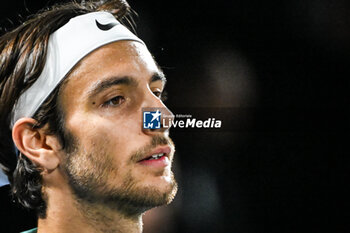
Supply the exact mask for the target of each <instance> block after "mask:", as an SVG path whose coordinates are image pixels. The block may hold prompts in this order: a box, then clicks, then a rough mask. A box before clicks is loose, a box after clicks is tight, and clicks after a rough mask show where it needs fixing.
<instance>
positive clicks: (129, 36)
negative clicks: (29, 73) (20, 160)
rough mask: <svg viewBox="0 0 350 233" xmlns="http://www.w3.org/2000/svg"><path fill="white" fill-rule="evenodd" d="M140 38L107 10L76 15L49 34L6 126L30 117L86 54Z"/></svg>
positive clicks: (139, 40) (138, 40)
mask: <svg viewBox="0 0 350 233" xmlns="http://www.w3.org/2000/svg"><path fill="white" fill-rule="evenodd" d="M121 40H132V41H137V42H140V43H142V44H143V45H144V42H143V41H142V40H141V39H139V38H138V37H137V36H135V35H134V34H133V33H132V32H130V31H129V30H128V29H127V28H126V27H124V26H123V25H122V24H120V22H118V21H117V20H116V19H115V17H114V16H113V15H112V14H110V13H107V12H94V13H88V14H85V15H80V16H77V17H74V18H72V19H70V20H69V22H68V23H67V24H65V25H64V26H62V27H61V28H59V29H58V30H57V31H55V32H54V33H52V34H51V36H50V39H49V43H48V50H47V57H46V64H45V66H44V69H43V71H42V73H41V74H40V76H39V78H38V79H37V80H36V82H35V83H34V84H33V85H32V86H31V87H30V88H29V89H28V90H26V91H25V92H24V93H23V94H22V95H21V96H20V98H19V99H18V101H17V103H16V105H15V106H14V108H13V110H12V119H11V125H10V128H11V129H12V128H13V125H14V124H15V122H16V121H17V120H19V119H20V118H22V117H32V116H33V115H34V114H35V112H36V111H37V110H38V109H39V107H40V106H41V105H42V104H43V102H44V101H45V100H46V98H47V97H48V96H49V95H50V94H51V92H52V91H53V90H54V89H55V88H56V86H57V85H59V84H60V83H61V81H62V80H63V79H64V77H65V76H66V75H67V74H68V73H69V71H70V70H71V69H72V68H73V67H74V66H75V65H76V64H77V63H78V62H79V61H80V60H81V59H82V58H84V57H85V56H86V55H88V54H89V53H91V52H92V51H94V50H95V49H97V48H99V47H101V46H103V45H106V44H108V43H111V42H115V41H121Z"/></svg>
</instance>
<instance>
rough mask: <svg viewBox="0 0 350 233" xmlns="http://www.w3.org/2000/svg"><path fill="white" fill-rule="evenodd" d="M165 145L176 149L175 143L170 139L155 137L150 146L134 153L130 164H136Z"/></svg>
mask: <svg viewBox="0 0 350 233" xmlns="http://www.w3.org/2000/svg"><path fill="white" fill-rule="evenodd" d="M165 145H169V146H171V147H172V148H174V142H173V141H172V140H171V139H170V138H169V137H164V136H161V135H156V136H153V137H152V139H151V142H150V143H149V144H148V145H146V146H144V147H141V148H139V149H138V150H137V151H135V152H134V153H132V155H131V157H130V162H131V163H136V162H138V161H140V160H141V159H143V158H144V156H145V155H146V154H149V153H151V151H152V150H153V149H154V148H156V147H157V146H165Z"/></svg>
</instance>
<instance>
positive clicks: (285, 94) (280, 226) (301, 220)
mask: <svg viewBox="0 0 350 233" xmlns="http://www.w3.org/2000/svg"><path fill="white" fill-rule="evenodd" d="M54 2H55V1H49V3H48V1H31V2H29V1H27V2H26V4H24V1H23V0H16V1H11V3H10V2H7V3H2V5H1V7H0V14H1V18H0V25H1V27H2V29H4V28H8V29H11V28H13V25H18V18H19V17H18V14H20V15H22V16H23V17H24V18H25V16H26V15H29V14H30V13H35V12H36V11H37V10H38V9H40V8H42V7H43V6H45V5H51V4H52V3H54ZM56 2H58V1H56ZM129 3H130V5H131V6H132V7H133V8H134V9H135V10H136V11H137V12H138V14H139V16H138V17H137V18H136V23H137V25H138V27H137V32H138V35H139V36H140V37H141V38H142V39H143V40H144V41H145V42H146V43H147V45H148V47H149V49H150V51H151V52H152V53H153V54H154V56H155V58H156V60H157V61H158V63H159V64H160V66H161V67H162V68H163V69H164V71H165V73H166V74H167V77H168V80H169V82H168V86H167V91H168V94H169V96H168V100H167V105H168V107H169V108H171V109H172V110H173V111H174V113H177V111H180V113H190V112H191V111H199V112H200V116H202V117H204V118H208V117H217V115H218V114H219V113H218V112H220V111H222V112H223V113H222V114H223V115H224V116H222V115H220V116H222V119H224V120H223V124H224V126H225V127H223V129H222V130H218V131H210V130H207V131H206V130H204V129H203V130H190V129H189V130H187V131H186V130H178V129H174V130H173V131H172V133H171V136H172V138H173V139H174V141H175V142H176V145H177V157H176V165H175V167H176V174H177V180H178V182H179V186H180V190H179V193H178V195H177V197H176V199H175V201H174V202H173V204H171V205H170V206H169V207H167V208H159V209H156V210H155V211H153V214H152V213H151V214H150V215H149V217H148V216H147V215H146V218H145V232H158V233H161V232H167V233H172V232H173V233H174V232H184V233H187V232H202V233H203V232H204V233H205V232H234V233H235V232H237V233H250V232H254V233H265V232H266V233H272V232H278V233H289V232H290V233H292V232H293V233H303V232H308V233H310V232H348V228H349V223H348V222H349V220H348V218H347V217H346V216H345V215H344V213H345V212H348V206H349V205H348V202H349V201H348V200H349V198H348V197H349V196H348V195H347V193H346V192H345V190H346V186H347V183H348V182H346V181H347V180H348V178H349V175H348V170H347V166H346V160H347V157H348V156H347V155H349V152H348V140H349V134H348V129H349V117H348V116H349V115H348V108H349V98H348V90H349V75H348V74H349V72H348V68H349V66H348V63H349V55H350V43H349V42H350V28H349V26H350V18H349V17H350V16H349V10H350V2H349V1H347V0H338V1H331V0H318V1H316V0H310V1H301V0H293V1H271V0H269V1H258V0H255V1H247V0H235V1H223V0H217V1H205V0H203V1H181V0H180V1H159V0H158V1H156V0H148V1H139V0H130V1H129ZM26 8H27V10H26ZM28 12H29V13H28ZM11 21H12V22H11ZM184 107H185V110H184ZM181 111H182V112H181ZM183 111H188V112H183ZM217 119H219V118H217ZM2 200H5V197H4V198H2ZM4 203H5V204H4V205H3V204H1V207H0V208H1V213H2V215H3V217H2V220H1V221H2V222H3V223H1V224H2V225H3V226H4V227H6V226H7V225H9V223H11V225H12V226H13V225H15V226H16V227H18V228H20V227H22V229H23V228H25V229H26V228H28V226H29V225H30V224H35V222H34V223H33V220H32V218H28V217H27V216H26V215H25V213H23V212H20V211H19V210H17V209H14V208H13V207H11V206H8V205H9V203H10V202H9V201H6V202H5V201H4ZM4 206H5V207H4ZM26 222H27V223H26ZM154 223H155V224H154ZM155 226H156V227H155ZM4 229H5V228H4ZM16 229H17V228H16ZM0 231H1V230H0ZM1 232H2V231H1ZM6 232H9V231H6Z"/></svg>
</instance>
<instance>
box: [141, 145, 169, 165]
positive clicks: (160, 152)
mask: <svg viewBox="0 0 350 233" xmlns="http://www.w3.org/2000/svg"><path fill="white" fill-rule="evenodd" d="M170 152H171V149H170V147H169V146H163V147H158V148H156V149H154V150H152V151H151V152H150V153H149V154H147V155H146V156H145V157H143V158H142V159H140V160H139V161H138V162H142V161H146V160H149V161H152V160H158V159H161V158H162V157H169V154H170Z"/></svg>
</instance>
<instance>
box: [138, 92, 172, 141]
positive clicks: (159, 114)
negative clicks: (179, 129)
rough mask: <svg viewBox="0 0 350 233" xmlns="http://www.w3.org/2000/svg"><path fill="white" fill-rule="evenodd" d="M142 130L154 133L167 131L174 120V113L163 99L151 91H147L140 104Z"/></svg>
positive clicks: (146, 132)
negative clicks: (144, 98) (142, 102)
mask: <svg viewBox="0 0 350 233" xmlns="http://www.w3.org/2000/svg"><path fill="white" fill-rule="evenodd" d="M141 110H142V131H143V132H144V133H145V134H149V135H156V134H159V133H167V132H168V131H169V130H170V128H171V125H172V122H173V121H174V118H175V117H174V114H173V113H172V112H171V111H170V110H169V109H168V108H167V106H166V105H165V104H164V103H163V101H162V100H161V99H160V98H158V97H157V96H155V95H154V94H153V93H152V92H149V93H147V97H146V100H145V102H144V104H143V106H142V109H141Z"/></svg>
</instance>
